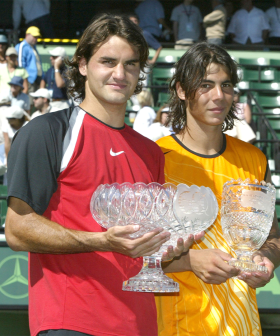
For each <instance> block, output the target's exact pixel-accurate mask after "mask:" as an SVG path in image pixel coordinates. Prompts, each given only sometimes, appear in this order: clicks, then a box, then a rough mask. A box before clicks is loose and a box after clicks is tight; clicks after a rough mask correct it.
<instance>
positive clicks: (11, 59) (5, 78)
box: [0, 47, 28, 93]
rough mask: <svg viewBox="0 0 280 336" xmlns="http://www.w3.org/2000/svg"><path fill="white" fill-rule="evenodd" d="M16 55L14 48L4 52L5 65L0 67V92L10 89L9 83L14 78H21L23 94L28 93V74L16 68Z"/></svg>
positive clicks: (22, 69)
mask: <svg viewBox="0 0 280 336" xmlns="http://www.w3.org/2000/svg"><path fill="white" fill-rule="evenodd" d="M17 57H18V53H17V51H16V49H15V48H14V47H10V48H8V49H7V51H6V60H7V65H6V66H2V67H0V91H7V90H9V89H10V87H9V82H10V80H11V79H12V78H13V77H14V76H17V77H22V78H23V91H22V92H23V93H28V81H27V78H28V73H27V71H26V70H25V69H24V68H20V67H18V61H17Z"/></svg>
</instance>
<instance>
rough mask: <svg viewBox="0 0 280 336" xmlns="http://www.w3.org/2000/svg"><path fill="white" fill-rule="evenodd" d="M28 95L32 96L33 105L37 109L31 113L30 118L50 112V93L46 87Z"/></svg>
mask: <svg viewBox="0 0 280 336" xmlns="http://www.w3.org/2000/svg"><path fill="white" fill-rule="evenodd" d="M30 95H31V96H32V97H33V102H34V106H35V108H36V109H37V111H35V112H34V113H32V115H31V119H34V118H36V117H39V116H41V115H43V114H46V113H49V112H51V106H50V100H51V95H50V92H49V90H48V89H44V88H41V89H39V90H37V91H36V92H34V93H30Z"/></svg>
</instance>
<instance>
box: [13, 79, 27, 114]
mask: <svg viewBox="0 0 280 336" xmlns="http://www.w3.org/2000/svg"><path fill="white" fill-rule="evenodd" d="M8 84H9V85H10V87H11V89H10V98H11V106H19V107H21V108H22V109H23V110H25V111H26V112H28V113H29V112H30V102H29V96H28V95H27V94H25V93H23V92H22V90H23V78H22V77H18V76H14V77H13V78H12V80H11V81H10V82H9V83H8Z"/></svg>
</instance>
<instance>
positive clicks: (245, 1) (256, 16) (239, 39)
mask: <svg viewBox="0 0 280 336" xmlns="http://www.w3.org/2000/svg"><path fill="white" fill-rule="evenodd" d="M241 6H242V9H240V10H238V11H237V12H236V13H235V14H234V15H233V17H232V19H231V22H230V24H229V26H228V30H227V32H228V33H229V34H230V35H231V38H232V40H233V41H234V42H236V43H239V44H263V43H264V42H265V40H266V37H267V34H268V31H269V24H268V22H267V19H266V16H265V14H264V12H263V11H262V10H261V9H258V8H256V7H254V6H253V3H252V0H241Z"/></svg>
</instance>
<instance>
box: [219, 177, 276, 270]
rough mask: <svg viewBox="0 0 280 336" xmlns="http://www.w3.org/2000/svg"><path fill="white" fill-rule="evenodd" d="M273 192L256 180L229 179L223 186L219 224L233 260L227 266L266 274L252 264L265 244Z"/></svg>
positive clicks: (271, 220)
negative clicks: (256, 253)
mask: <svg viewBox="0 0 280 336" xmlns="http://www.w3.org/2000/svg"><path fill="white" fill-rule="evenodd" d="M275 199H276V191H275V187H274V186H272V185H271V184H270V183H266V182H264V181H262V182H259V181H258V180H254V181H250V179H246V180H244V181H243V180H241V179H238V180H231V181H228V182H226V183H225V184H224V186H223V194H222V206H221V222H222V228H223V233H224V237H225V239H226V241H227V243H228V244H229V246H230V247H231V248H232V249H233V250H234V252H235V253H236V256H237V258H236V259H235V258H233V259H231V260H230V261H229V262H228V263H229V264H230V265H232V266H235V267H236V268H238V269H240V270H241V271H245V272H255V271H260V272H267V268H266V267H265V266H262V265H257V264H255V263H254V261H253V254H254V253H255V252H256V251H257V250H258V249H260V247H261V246H262V245H263V243H264V242H265V241H266V239H267V237H268V235H269V232H270V229H271V225H272V222H273V218H274V211H275Z"/></svg>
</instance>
